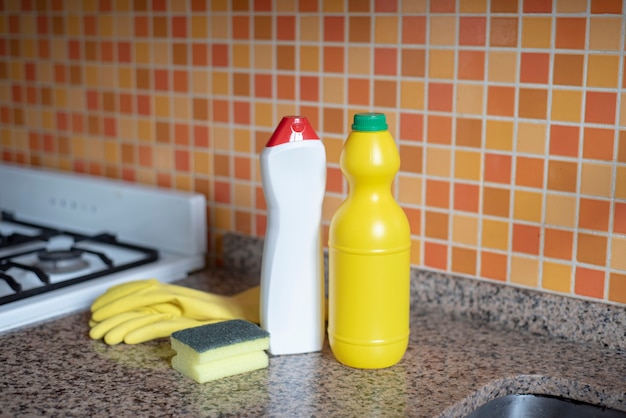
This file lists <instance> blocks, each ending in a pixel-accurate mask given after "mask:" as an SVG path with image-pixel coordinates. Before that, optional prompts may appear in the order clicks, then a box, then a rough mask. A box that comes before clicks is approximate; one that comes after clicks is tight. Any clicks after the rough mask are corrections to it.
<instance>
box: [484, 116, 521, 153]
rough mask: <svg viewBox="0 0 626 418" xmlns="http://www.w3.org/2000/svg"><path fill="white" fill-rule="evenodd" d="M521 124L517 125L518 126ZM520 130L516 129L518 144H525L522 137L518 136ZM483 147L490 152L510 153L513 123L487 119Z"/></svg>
mask: <svg viewBox="0 0 626 418" xmlns="http://www.w3.org/2000/svg"><path fill="white" fill-rule="evenodd" d="M520 125H522V126H523V124H518V126H520ZM520 129H521V128H518V142H519V143H520V144H521V143H526V141H524V139H525V138H524V137H523V136H522V135H520V134H519V131H520ZM485 147H486V148H487V149H491V150H498V151H512V150H513V122H511V121H506V120H494V119H487V128H486V133H485Z"/></svg>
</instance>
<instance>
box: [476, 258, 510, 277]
mask: <svg viewBox="0 0 626 418" xmlns="http://www.w3.org/2000/svg"><path fill="white" fill-rule="evenodd" d="M507 262H508V260H507V256H506V255H504V254H498V253H492V252H489V251H482V252H481V253H480V276H481V277H483V278H485V279H493V280H498V281H501V282H505V281H506V277H507Z"/></svg>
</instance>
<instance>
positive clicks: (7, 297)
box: [0, 164, 207, 332]
mask: <svg viewBox="0 0 626 418" xmlns="http://www.w3.org/2000/svg"><path fill="white" fill-rule="evenodd" d="M0 211H1V212H0V213H1V218H0V332H3V331H7V330H11V329H15V328H20V327H24V326H26V325H30V324H34V323H38V322H42V321H46V320H50V319H53V318H56V317H59V316H61V315H66V314H69V313H72V312H76V311H80V310H84V309H87V308H88V307H89V306H90V305H91V303H92V302H93V300H94V299H95V298H96V297H97V296H99V295H100V294H102V293H103V292H105V291H106V290H107V289H108V288H109V287H111V286H114V285H116V284H120V283H124V282H128V281H132V280H140V279H148V278H156V279H158V280H160V281H162V282H166V283H167V282H172V281H175V280H179V279H182V278H184V277H185V276H187V275H188V274H189V273H190V272H193V271H196V270H200V269H202V268H204V267H205V256H206V235H207V228H206V201H205V198H204V196H203V195H200V194H195V193H186V192H179V191H173V190H164V189H158V188H156V187H148V186H142V185H138V184H133V183H127V182H123V181H115V180H110V179H104V178H101V177H93V176H87V175H80V174H73V173H72V174H69V173H62V172H58V171H50V170H43V169H37V168H26V167H20V166H13V165H7V164H0Z"/></svg>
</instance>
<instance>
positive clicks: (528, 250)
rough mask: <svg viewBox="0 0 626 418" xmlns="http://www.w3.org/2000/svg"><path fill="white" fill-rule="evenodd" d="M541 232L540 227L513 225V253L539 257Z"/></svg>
mask: <svg viewBox="0 0 626 418" xmlns="http://www.w3.org/2000/svg"><path fill="white" fill-rule="evenodd" d="M540 241H541V230H540V228H539V227H538V226H533V225H525V224H518V223H514V224H513V247H512V249H513V251H514V252H520V253H525V254H531V255H539V246H540Z"/></svg>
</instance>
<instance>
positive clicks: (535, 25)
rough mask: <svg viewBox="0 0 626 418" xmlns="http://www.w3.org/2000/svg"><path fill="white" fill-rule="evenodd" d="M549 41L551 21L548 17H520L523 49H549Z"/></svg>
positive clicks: (550, 37)
mask: <svg viewBox="0 0 626 418" xmlns="http://www.w3.org/2000/svg"><path fill="white" fill-rule="evenodd" d="M542 1H543V0H542ZM551 39H552V19H551V18H550V17H543V16H541V17H537V16H523V17H522V47H523V48H550V40H551Z"/></svg>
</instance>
